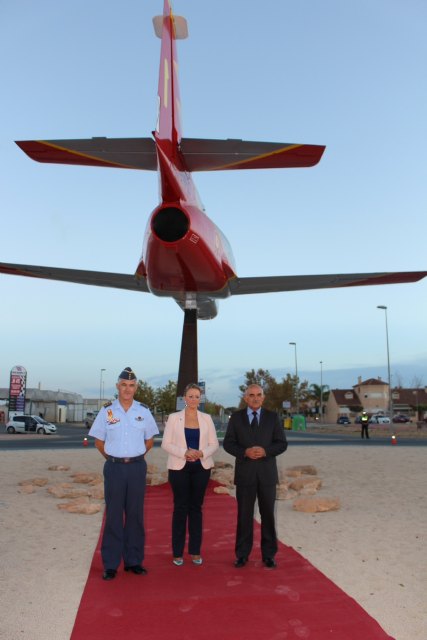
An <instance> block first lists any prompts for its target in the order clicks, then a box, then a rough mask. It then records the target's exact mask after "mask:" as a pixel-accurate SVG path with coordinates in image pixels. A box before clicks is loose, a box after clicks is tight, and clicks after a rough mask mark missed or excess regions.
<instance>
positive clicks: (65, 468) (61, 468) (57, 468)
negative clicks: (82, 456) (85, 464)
mask: <svg viewBox="0 0 427 640" xmlns="http://www.w3.org/2000/svg"><path fill="white" fill-rule="evenodd" d="M69 470H70V467H69V466H67V465H65V464H54V465H52V466H51V467H48V471H69Z"/></svg>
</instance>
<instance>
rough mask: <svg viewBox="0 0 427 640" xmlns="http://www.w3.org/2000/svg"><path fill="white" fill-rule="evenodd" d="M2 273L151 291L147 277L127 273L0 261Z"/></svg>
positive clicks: (0, 271)
mask: <svg viewBox="0 0 427 640" xmlns="http://www.w3.org/2000/svg"><path fill="white" fill-rule="evenodd" d="M0 273H4V274H7V275H11V276H27V277H30V278H42V279H45V280H59V281H61V282H75V283H77V284H91V285H95V286H97V287H112V288H114V289H127V290H129V291H141V292H142V293H150V290H149V289H148V287H147V283H146V280H145V278H137V277H136V276H134V275H127V274H125V273H108V272H106V271H83V270H80V269H61V268H59V267H38V266H34V265H30V264H8V263H6V262H0Z"/></svg>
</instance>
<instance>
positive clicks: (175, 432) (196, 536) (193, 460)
mask: <svg viewBox="0 0 427 640" xmlns="http://www.w3.org/2000/svg"><path fill="white" fill-rule="evenodd" d="M200 397H201V389H200V387H198V386H197V384H189V385H187V386H186V388H185V390H184V401H185V409H184V410H183V411H178V412H177V413H172V414H171V415H170V416H169V418H168V420H167V422H166V426H165V430H164V433H163V440H162V448H163V449H165V451H167V452H168V454H169V456H168V461H167V468H168V476H169V482H170V484H171V487H172V492H173V505H174V508H173V516H172V554H173V563H174V564H175V565H176V566H178V567H179V566H181V565H182V564H184V559H183V555H184V546H185V538H186V531H187V523H188V553H189V554H190V556H191V559H192V562H193V563H194V564H196V565H200V564H202V562H203V560H202V558H201V556H200V548H201V544H202V529H203V518H202V506H203V500H204V497H205V492H206V487H207V486H208V482H209V478H210V475H211V468H212V467H213V466H214V461H213V458H212V454H213V453H214V452H215V451H216V450H217V449H218V446H219V445H218V438H217V435H216V430H215V425H214V423H213V421H212V418H211V417H210V415H208V414H207V413H202V412H201V411H199V410H198V406H199V403H200Z"/></svg>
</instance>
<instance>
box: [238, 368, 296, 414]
mask: <svg viewBox="0 0 427 640" xmlns="http://www.w3.org/2000/svg"><path fill="white" fill-rule="evenodd" d="M251 384H258V385H260V386H261V387H262V388H263V389H264V394H265V400H264V404H263V406H264V407H265V408H266V409H271V410H272V411H277V412H278V413H281V412H282V410H283V409H282V407H283V401H284V400H287V401H289V402H292V399H293V398H295V389H296V385H297V384H298V397H299V401H300V403H301V402H305V401H306V399H307V395H308V394H307V387H308V382H307V381H304V382H302V383H300V382H299V380H297V379H296V377H295V376H291V374H290V373H287V374H286V376H285V377H284V378H282V380H281V382H277V380H276V379H275V378H274V377H273V376H272V375H271V373H270V372H269V371H268V369H258V371H256V372H255V370H254V369H251V371H247V372H246V373H245V384H243V385H241V386H240V387H239V389H240V391H241V393H242V399H241V401H240V405H239V406H240V408H242V407H244V406H245V401H244V400H243V395H244V392H245V390H246V388H247V387H248V386H249V385H251ZM293 404H295V402H294V403H293Z"/></svg>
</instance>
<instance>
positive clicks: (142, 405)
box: [139, 402, 148, 409]
mask: <svg viewBox="0 0 427 640" xmlns="http://www.w3.org/2000/svg"><path fill="white" fill-rule="evenodd" d="M139 404H140V406H141V407H144V409H148V406H147V405H146V404H144V403H143V402H140V403H139Z"/></svg>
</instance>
